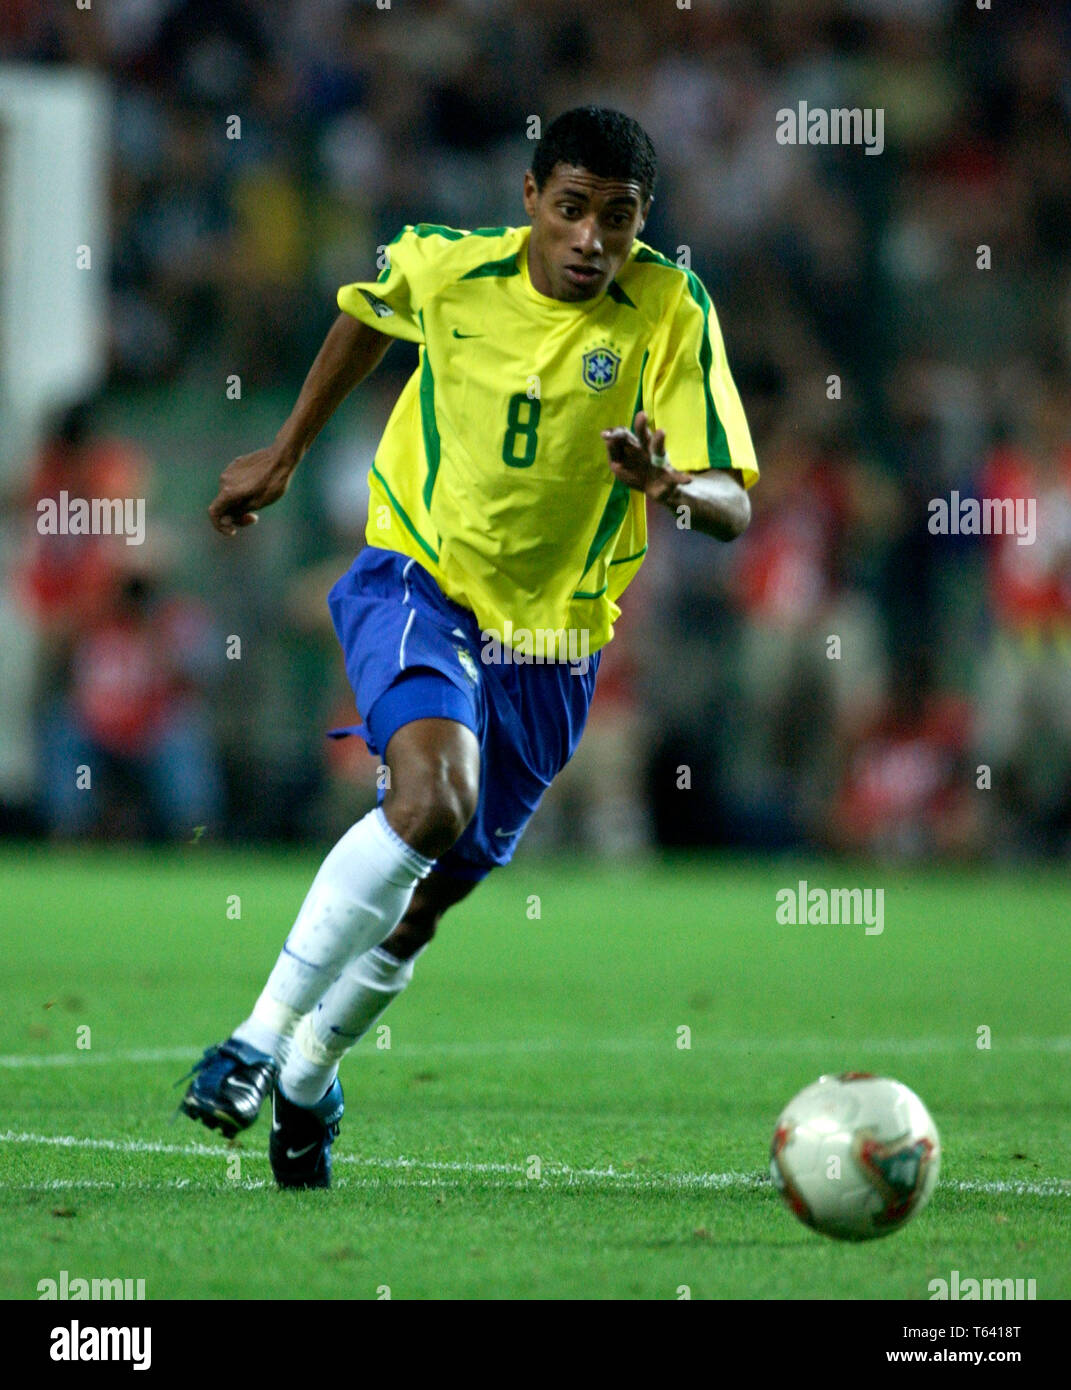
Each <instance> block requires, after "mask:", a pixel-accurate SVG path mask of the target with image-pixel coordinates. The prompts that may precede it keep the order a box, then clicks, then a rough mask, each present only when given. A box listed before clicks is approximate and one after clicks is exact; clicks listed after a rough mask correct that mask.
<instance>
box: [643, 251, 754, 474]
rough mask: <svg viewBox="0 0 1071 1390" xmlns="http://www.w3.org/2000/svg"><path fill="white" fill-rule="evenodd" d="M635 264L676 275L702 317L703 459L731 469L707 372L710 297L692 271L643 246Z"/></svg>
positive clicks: (710, 357)
mask: <svg viewBox="0 0 1071 1390" xmlns="http://www.w3.org/2000/svg"><path fill="white" fill-rule="evenodd" d="M636 262H637V264H644V263H646V264H651V265H661V266H665V267H667V268H668V269H669V270H675V271H676V272H677V274H678V275H683V276H684V279H685V283H686V284H687V286H688V291H689V293H690V294H691V296H692V299H693V301H694V302H695V304H696V305H697V306H698V308H699V311H700V313H701V314H702V315H703V337H702V340H701V342H700V346H699V365H700V367H701V368H702V371H703V396H704V399H705V401H706V414H707V458H708V459H709V460H710V465H711V467H712V468H732V467H733V461H732V457H731V455H730V453H729V439H728V436H727V435H726V433H725V426H724V425H723V424H722V422H721V419H720V417H719V415H718V411H717V408H716V406H715V405H714V397H713V395H712V394H711V390H710V369H711V367H712V366H713V363H714V349H713V346H712V345H711V341H710V315H711V313H712V312H713V306H712V305H711V303H710V296H709V295H708V294H707V292H706V289H705V288H704V286H703V282H702V280H700V279H699V277H698V275H696V274H695V272H694V271H691V270H685V269H684V267H683V266H679V265H675V264H674V262H673V261H671V260H668V259H667V258H666V257H665V256H663V255H662V254H661V252H659V251H652V250H651V249H650V248H649V247H646V246H644V247H641V248H640V250H639V251H637V252H636Z"/></svg>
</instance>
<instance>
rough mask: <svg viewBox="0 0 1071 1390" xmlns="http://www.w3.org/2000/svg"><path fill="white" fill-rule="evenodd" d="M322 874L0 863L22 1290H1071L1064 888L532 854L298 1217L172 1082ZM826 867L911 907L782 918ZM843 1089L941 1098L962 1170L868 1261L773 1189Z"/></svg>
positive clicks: (377, 1064) (10, 1184) (1, 1077)
mask: <svg viewBox="0 0 1071 1390" xmlns="http://www.w3.org/2000/svg"><path fill="white" fill-rule="evenodd" d="M316 863H317V860H316V858H315V856H313V855H311V854H308V855H305V854H301V855H299V854H293V855H268V854H264V853H237V852H221V851H218V850H214V849H212V848H211V847H209V846H206V845H205V844H204V843H203V842H202V843H200V844H191V845H189V846H187V847H185V848H183V849H181V850H178V851H172V852H162V853H156V854H151V855H150V854H139V853H135V852H131V853H127V854H122V853H117V854H109V853H105V852H99V853H97V852H86V853H67V854H65V853H56V852H49V851H46V850H43V849H39V848H32V849H20V850H13V849H8V850H5V851H4V852H3V853H2V854H0V882H2V883H3V894H2V901H0V923H2V934H0V942H2V949H3V961H4V969H3V972H2V983H0V1054H2V1056H0V1092H2V1096H3V1109H2V1118H0V1128H2V1133H0V1235H2V1238H0V1291H2V1293H3V1294H4V1296H5V1297H8V1298H16V1299H33V1298H36V1297H37V1284H38V1281H39V1280H41V1279H46V1278H53V1279H55V1278H58V1276H59V1271H60V1270H64V1269H65V1270H67V1271H68V1273H69V1275H70V1277H72V1278H73V1277H85V1278H92V1277H101V1278H105V1277H107V1278H116V1277H123V1278H134V1279H138V1278H144V1279H145V1281H146V1293H147V1296H148V1298H150V1299H168V1298H237V1297H252V1298H273V1297H287V1298H290V1297H295V1296H296V1297H301V1298H309V1299H329V1298H346V1299H353V1298H367V1299H376V1298H377V1297H386V1296H388V1295H387V1294H386V1292H385V1291H386V1290H389V1296H390V1297H392V1298H394V1299H427V1298H548V1299H602V1298H624V1299H633V1298H643V1299H676V1298H679V1297H682V1296H685V1294H684V1290H688V1291H690V1295H691V1297H692V1298H731V1299H766V1298H814V1297H820V1298H847V1299H901V1298H907V1299H926V1298H928V1296H929V1295H928V1290H927V1284H928V1282H929V1280H931V1279H933V1278H936V1277H941V1278H945V1279H947V1278H949V1276H950V1272H951V1271H952V1270H958V1271H959V1273H960V1276H961V1278H967V1277H975V1278H1020V1277H1021V1278H1025V1279H1031V1278H1032V1279H1035V1280H1036V1287H1037V1297H1038V1298H1039V1299H1055V1298H1067V1297H1068V1296H1069V1295H1071V1270H1069V1267H1068V1262H1067V1259H1066V1251H1067V1248H1068V1245H1069V1237H1071V1221H1069V1215H1071V1181H1069V1179H1071V1152H1069V1147H1071V1146H1069V1144H1068V1132H1067V1117H1068V1114H1069V1105H1068V1101H1069V1092H1071V1076H1069V1072H1071V1069H1069V1066H1068V1062H1069V1052H1071V1037H1069V1036H1068V1034H1069V1031H1071V1030H1069V1028H1068V1016H1067V999H1068V990H1067V979H1068V972H1067V928H1068V922H1069V921H1071V910H1069V909H1071V890H1069V887H1068V884H1067V880H1066V876H1063V875H1060V874H1058V873H1056V872H1041V871H1036V870H1030V871H1023V872H1022V873H1019V874H1017V875H1012V874H1001V873H996V872H992V873H990V872H984V873H982V872H979V873H975V872H967V871H959V872H951V871H949V872H937V871H927V872H914V871H907V870H902V869H891V868H879V867H875V866H845V865H831V864H822V863H819V862H807V863H795V862H793V863H787V862H776V861H768V862H755V861H736V860H726V861H719V860H698V861H696V860H679V861H668V862H663V861H656V862H651V863H645V864H639V865H636V866H634V867H627V868H623V867H610V866H607V865H603V864H590V865H586V864H584V863H583V862H580V861H573V862H572V863H562V862H557V861H542V860H535V859H530V860H521V861H519V862H518V863H516V864H514V865H513V866H512V867H511V868H509V869H507V870H504V871H502V872H500V873H497V874H494V875H492V876H491V878H490V879H489V880H488V881H487V882H486V883H485V884H484V885H482V887H481V888H480V889H479V890H478V891H477V892H476V893H475V894H474V895H473V896H472V897H471V898H470V899H469V900H468V902H466V903H463V904H462V905H461V906H460V907H458V908H457V909H455V910H454V912H453V913H451V914H450V915H449V916H448V918H447V919H446V921H445V922H444V925H443V927H442V929H441V931H440V934H439V939H438V940H437V941H436V942H435V943H434V944H433V945H432V946H431V948H430V949H429V950H428V951H427V953H426V954H425V955H424V957H423V958H422V959H421V960H420V962H419V964H418V966H417V971H416V977H415V980H414V983H413V985H412V986H411V988H410V989H409V991H408V992H407V993H406V994H405V995H404V996H403V997H402V998H401V1000H400V1001H399V1002H398V1003H397V1004H396V1005H395V1006H393V1007H392V1008H391V1009H390V1010H388V1012H387V1014H386V1015H385V1016H384V1019H383V1020H382V1021H383V1023H386V1024H389V1026H390V1030H391V1031H390V1039H389V1041H390V1046H389V1048H388V1047H384V1046H377V1045H376V1040H375V1037H374V1036H370V1037H368V1038H366V1039H365V1040H364V1041H363V1042H362V1043H361V1044H360V1045H359V1047H358V1048H357V1050H356V1051H355V1052H354V1053H353V1054H351V1056H350V1057H349V1058H347V1060H346V1062H345V1064H344V1066H343V1071H342V1080H343V1083H344V1086H345V1088H346V1101H347V1113H346V1118H345V1120H344V1122H343V1130H342V1137H341V1139H340V1140H339V1142H338V1144H337V1145H336V1149H335V1153H336V1169H335V1171H336V1178H337V1182H336V1186H335V1188H334V1190H333V1191H332V1192H329V1193H324V1192H316V1193H280V1192H277V1191H276V1190H275V1189H274V1187H273V1186H272V1185H271V1175H270V1171H269V1169H268V1164H267V1158H266V1135H265V1124H266V1121H265V1119H264V1118H262V1119H261V1120H260V1122H259V1123H258V1125H257V1126H256V1127H255V1128H254V1129H252V1130H251V1131H249V1132H248V1133H247V1134H245V1135H244V1136H242V1138H241V1140H240V1142H239V1144H237V1145H235V1146H232V1147H228V1146H227V1145H225V1144H224V1143H223V1142H222V1141H221V1140H220V1139H219V1138H218V1137H217V1136H215V1135H213V1134H209V1132H208V1131H206V1130H203V1129H200V1128H198V1127H196V1126H195V1125H193V1124H192V1123H191V1122H190V1121H189V1120H187V1119H185V1118H183V1117H180V1118H178V1119H177V1120H174V1121H173V1120H172V1116H173V1114H174V1111H175V1107H176V1104H177V1102H178V1099H179V1096H180V1095H181V1090H179V1089H173V1087H172V1083H173V1082H174V1081H175V1080H176V1079H177V1078H178V1077H179V1076H180V1075H181V1074H182V1073H183V1072H184V1071H185V1070H187V1068H188V1066H189V1065H190V1064H192V1062H193V1061H194V1060H195V1059H196V1058H197V1056H199V1054H200V1050H201V1049H202V1048H203V1047H204V1046H205V1045H207V1044H208V1043H211V1042H215V1041H218V1040H219V1039H220V1038H222V1037H223V1036H225V1035H226V1033H227V1032H228V1031H229V1029H230V1027H231V1026H232V1025H233V1024H235V1023H236V1022H237V1021H238V1019H239V1018H241V1017H242V1016H243V1015H244V1014H245V1013H246V1012H247V1011H248V1009H249V1007H250V1006H251V1004H252V1002H253V999H254V998H255V996H256V994H257V992H258V990H259V989H260V987H261V984H262V982H263V979H264V977H265V976H266V974H267V971H268V970H269V968H270V966H271V964H272V961H273V960H274V957H275V954H276V951H277V950H278V947H279V945H280V943H281V941H282V939H283V937H284V935H285V933H286V931H287V929H288V927H289V925H290V922H291V921H292V918H293V915H294V913H295V911H296V909H297V907H298V905H299V903H300V900H301V897H302V895H303V893H304V890H305V888H306V886H307V884H308V882H309V880H310V878H311V876H312V874H313V872H314V871H315V868H316ZM801 877H802V878H806V879H808V880H809V882H810V883H811V884H812V885H823V886H839V885H843V886H873V887H883V888H884V889H885V929H884V932H883V933H882V934H881V935H874V936H867V935H865V934H864V931H863V929H862V928H861V927H844V926H779V925H778V924H777V922H776V915H775V913H776V905H775V894H776V892H777V890H778V889H780V888H784V887H788V886H792V885H794V884H795V883H796V881H797V878H801ZM232 895H236V896H237V898H239V899H240V911H241V916H240V919H238V920H235V919H234V918H233V913H234V911H235V906H234V901H233V898H232ZM532 895H538V898H539V904H538V907H539V913H540V915H539V917H538V919H535V918H534V917H533V916H532V915H531V913H532V912H533V911H534V907H533V906H532V905H531V898H532ZM229 905H230V910H231V914H232V915H231V916H230V917H229V916H228V906H229ZM981 1028H988V1029H990V1030H991V1046H990V1047H989V1048H988V1049H987V1048H982V1047H979V1046H978V1042H979V1031H978V1030H979V1029H981ZM84 1029H89V1032H88V1034H87V1033H86V1032H84V1031H81V1032H80V1031H79V1030H84ZM681 1029H688V1030H690V1041H691V1046H690V1047H683V1046H680V1045H679V1043H680V1042H681V1041H682V1040H684V1039H685V1038H686V1037H687V1035H686V1034H682V1033H681V1031H680V1030H681ZM79 1041H81V1042H82V1043H88V1044H89V1045H88V1047H86V1046H82V1047H80V1046H78V1043H79ZM381 1041H386V1039H385V1038H383V1039H381ZM845 1069H857V1070H868V1071H875V1072H879V1073H884V1074H888V1075H892V1076H895V1077H897V1078H899V1079H900V1080H902V1081H905V1082H906V1083H907V1084H908V1085H910V1086H912V1087H913V1088H914V1089H916V1090H917V1091H918V1092H919V1093H920V1094H921V1095H922V1097H923V1099H924V1100H925V1101H926V1103H927V1104H928V1106H929V1108H930V1110H931V1111H932V1113H933V1115H934V1117H935V1119H936V1121H937V1124H938V1127H939V1129H940V1131H941V1137H942V1142H943V1147H944V1161H943V1168H942V1174H941V1181H940V1184H939V1186H938V1189H937V1192H936V1194H935V1196H934V1199H933V1201H932V1202H931V1204H930V1206H929V1208H928V1209H927V1210H926V1211H925V1212H923V1214H922V1215H921V1216H920V1217H919V1218H918V1219H917V1221H915V1222H913V1223H912V1224H911V1225H909V1226H908V1227H907V1228H905V1229H904V1230H903V1231H900V1232H898V1233H897V1234H895V1235H893V1236H892V1237H890V1238H888V1239H885V1240H880V1241H873V1242H869V1243H867V1244H865V1245H858V1246H853V1245H843V1244H838V1243H835V1242H832V1241H829V1240H826V1239H824V1238H822V1237H820V1236H817V1235H815V1234H813V1233H811V1232H809V1231H807V1230H805V1229H804V1228H803V1227H802V1226H801V1225H799V1224H798V1223H797V1222H796V1221H795V1220H794V1219H793V1217H792V1216H791V1215H790V1214H789V1212H788V1211H787V1209H785V1208H784V1207H783V1206H782V1204H781V1202H780V1199H779V1198H778V1197H777V1195H776V1193H775V1192H774V1190H773V1189H772V1187H771V1186H770V1184H769V1182H768V1180H767V1176H766V1164H767V1153H768V1145H769V1140H770V1135H771V1132H772V1129H773V1123H774V1120H775V1118H776V1116H777V1114H778V1112H779V1110H780V1108H781V1107H782V1105H783V1104H784V1103H785V1102H786V1101H787V1100H788V1099H789V1097H790V1096H792V1095H793V1094H794V1093H795V1092H796V1091H797V1090H798V1089H800V1088H801V1087H802V1086H804V1085H805V1084H806V1083H808V1082H809V1081H812V1080H813V1079H815V1078H816V1077H817V1076H818V1075H819V1074H820V1073H822V1072H829V1071H840V1070H845Z"/></svg>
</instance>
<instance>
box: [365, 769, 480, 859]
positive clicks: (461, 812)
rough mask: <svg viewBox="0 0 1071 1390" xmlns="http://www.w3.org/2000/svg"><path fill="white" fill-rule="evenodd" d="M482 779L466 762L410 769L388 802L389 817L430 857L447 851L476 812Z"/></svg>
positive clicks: (396, 827) (400, 831) (409, 839)
mask: <svg viewBox="0 0 1071 1390" xmlns="http://www.w3.org/2000/svg"><path fill="white" fill-rule="evenodd" d="M478 797H479V782H478V776H477V773H476V770H475V769H474V768H471V767H470V766H469V765H467V764H466V763H438V764H428V765H425V766H424V767H423V768H422V769H410V770H409V775H408V776H407V777H406V779H405V781H404V784H402V785H399V786H396V787H395V788H394V789H393V791H392V795H391V796H390V798H389V800H388V802H387V804H386V808H385V809H386V811H387V818H388V819H389V820H390V822H391V824H392V825H393V826H394V828H395V830H397V832H398V834H399V835H401V837H402V839H403V840H405V841H406V843H407V844H410V845H412V846H413V848H414V849H415V850H419V852H420V853H421V854H423V855H425V856H426V857H427V858H429V859H437V858H438V857H439V855H440V854H445V853H446V851H447V850H448V849H449V848H450V846H451V845H453V844H455V843H456V842H457V840H458V839H460V837H461V834H462V832H463V831H464V829H465V827H466V826H467V825H468V823H469V821H470V820H471V819H472V817H473V816H474V815H475V814H476V802H477V799H478Z"/></svg>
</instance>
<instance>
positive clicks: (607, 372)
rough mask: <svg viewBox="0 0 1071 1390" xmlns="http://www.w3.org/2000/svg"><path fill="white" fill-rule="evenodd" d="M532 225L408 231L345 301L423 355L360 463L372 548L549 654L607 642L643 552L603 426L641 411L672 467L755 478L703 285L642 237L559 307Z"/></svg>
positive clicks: (502, 633) (495, 628) (483, 621)
mask: <svg viewBox="0 0 1071 1390" xmlns="http://www.w3.org/2000/svg"><path fill="white" fill-rule="evenodd" d="M530 231H531V229H530V228H529V227H494V228H482V229H480V230H477V231H471V232H468V231H458V230H455V229H454V228H451V227H438V226H431V225H429V224H426V223H421V224H419V225H418V226H410V227H405V228H404V229H403V230H402V231H401V232H400V233H399V234H398V236H397V237H395V239H394V241H393V242H392V243H391V244H390V247H389V248H388V256H389V262H388V264H387V265H386V266H385V267H384V270H383V272H382V273H381V274H380V276H379V278H378V280H376V281H369V282H363V283H362V282H358V283H356V284H352V285H344V286H343V287H342V288H341V289H340V290H339V292H338V304H339V308H340V309H342V310H343V311H344V312H346V313H348V314H352V315H353V316H354V317H355V318H357V319H360V320H361V322H363V323H366V324H368V325H369V326H370V327H372V328H375V329H377V330H378V331H379V332H381V333H385V334H387V335H389V336H391V337H395V338H404V339H407V340H408V341H409V342H413V343H417V344H419V346H420V358H419V364H418V366H417V369H416V371H415V372H414V373H413V375H412V376H411V377H410V378H409V380H408V382H407V383H406V385H405V387H404V389H403V390H402V393H401V395H400V396H399V398H398V401H397V403H396V405H395V407H394V410H393V412H392V414H391V417H390V420H389V421H388V423H387V427H386V430H385V431H384V434H383V438H382V440H381V442H380V445H379V448H378V450H377V453H376V458H375V462H374V464H373V467H372V472H371V478H370V490H371V497H370V502H369V510H368V528H367V533H366V536H367V540H368V543H369V544H370V545H374V546H380V547H382V548H385V549H388V550H396V551H400V552H402V553H403V554H406V555H409V556H412V557H413V558H414V559H415V560H417V561H418V563H420V564H421V565H423V566H424V567H425V568H426V569H427V570H428V571H429V572H430V573H431V574H432V575H433V577H434V578H435V580H436V582H437V583H438V585H439V587H440V588H441V589H442V591H443V593H445V594H446V596H447V597H448V598H451V599H453V600H454V602H455V603H459V604H462V605H463V606H464V607H466V608H468V609H470V610H471V611H472V612H473V613H474V614H475V615H476V619H477V621H478V622H479V624H480V627H481V629H483V631H484V632H485V633H491V634H495V635H496V637H497V640H500V641H502V642H503V644H504V645H506V646H509V647H511V648H512V649H513V650H515V651H517V652H525V651H527V652H528V653H529V654H531V653H532V652H533V651H538V652H539V654H540V655H541V656H545V659H550V660H561V659H565V658H566V657H568V656H569V655H570V652H572V654H573V655H575V654H576V652H577V650H578V648H579V647H583V650H584V652H585V653H586V652H589V651H590V652H595V651H598V649H599V648H600V647H602V646H603V645H605V643H606V642H608V641H609V640H610V638H611V637H612V636H613V624H614V620H615V619H616V618H617V616H618V614H619V613H620V611H621V610H620V608H619V607H618V605H617V599H618V598H619V597H620V596H621V594H622V593H623V592H624V590H625V589H626V588H627V586H628V584H629V582H630V581H631V579H632V578H633V576H634V575H635V574H636V572H637V570H638V569H639V567H640V565H641V564H642V562H643V556H644V553H645V552H646V549H647V518H646V498H645V496H644V495H643V494H642V493H640V492H637V491H636V490H635V489H632V488H629V487H626V486H625V484H624V483H622V482H620V481H619V480H618V479H616V478H615V477H614V476H613V474H612V473H611V472H610V469H609V467H608V464H607V455H606V446H605V444H604V442H603V440H602V438H601V431H602V430H604V429H608V428H611V427H613V426H618V425H626V426H628V427H629V428H631V426H632V420H633V417H634V415H635V413H636V411H637V410H645V411H647V412H648V415H649V417H650V419H651V421H652V428H654V427H657V428H659V429H664V430H665V431H666V452H667V455H668V456H669V459H670V461H671V463H672V465H673V467H675V468H678V469H681V470H682V471H685V472H699V471H701V470H703V469H707V468H736V469H739V470H740V472H741V474H742V475H743V479H744V484H745V486H747V487H750V486H751V485H752V484H753V483H754V482H755V481H756V479H757V478H758V476H759V472H758V466H757V464H756V461H755V451H754V448H753V447H752V443H751V437H750V434H749V432H748V427H747V421H746V420H745V418H744V411H743V408H742V406H741V404H740V398H739V395H738V393H737V390H736V387H735V385H734V383H733V380H732V377H731V375H730V373H729V366H728V363H727V361H726V357H725V347H724V344H723V342H722V336H721V331H720V329H719V327H718V320H717V317H716V315H715V313H714V308H713V306H712V305H711V302H710V298H709V296H708V294H707V292H706V290H705V289H704V287H703V285H702V283H701V282H700V280H699V279H698V277H697V276H696V275H694V274H693V273H692V272H691V271H690V270H687V269H684V268H682V267H680V266H678V265H676V264H674V262H673V261H670V260H667V259H666V258H665V257H664V256H662V255H660V254H659V253H658V252H657V251H653V250H652V249H651V248H650V247H649V246H646V245H645V244H644V243H643V242H641V241H636V242H634V243H633V246H632V249H631V252H630V254H629V258H628V260H627V261H626V262H625V264H624V265H623V266H622V268H621V270H620V271H619V272H618V274H617V277H616V278H615V279H614V280H613V281H612V282H611V283H610V284H609V286H608V287H607V288H606V290H604V291H603V293H602V294H600V295H599V296H598V297H597V298H595V299H591V300H581V301H564V300H558V299H552V298H549V297H548V296H547V295H544V294H540V292H539V291H538V290H537V289H536V288H535V287H534V286H533V284H532V282H531V279H530V277H529V274H528V255H527V252H528V238H529V235H530ZM570 633H571V634H573V636H572V638H571V639H568V640H567V634H570ZM578 634H579V640H578V636H577V635H578ZM570 642H571V644H572V645H571V646H570Z"/></svg>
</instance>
